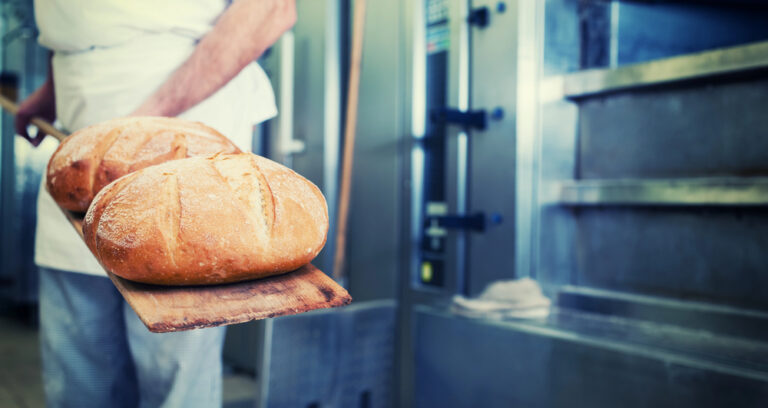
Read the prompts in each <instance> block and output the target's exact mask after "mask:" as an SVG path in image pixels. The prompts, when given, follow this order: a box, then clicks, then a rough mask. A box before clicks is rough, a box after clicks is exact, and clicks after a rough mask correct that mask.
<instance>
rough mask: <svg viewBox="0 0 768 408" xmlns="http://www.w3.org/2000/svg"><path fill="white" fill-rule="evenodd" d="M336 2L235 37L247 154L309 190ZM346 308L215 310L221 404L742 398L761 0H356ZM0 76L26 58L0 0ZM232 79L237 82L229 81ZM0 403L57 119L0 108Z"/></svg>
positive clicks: (764, 232) (35, 56)
mask: <svg viewBox="0 0 768 408" xmlns="http://www.w3.org/2000/svg"><path fill="white" fill-rule="evenodd" d="M354 4H355V1H352V0H297V1H296V7H297V14H298V19H297V20H296V23H295V25H294V26H293V28H292V29H291V30H290V31H289V32H287V33H286V34H284V35H283V36H282V37H281V38H280V39H279V40H278V42H277V43H276V44H275V45H274V46H273V47H271V48H270V49H269V50H268V51H267V52H266V53H264V55H263V56H262V57H261V58H260V60H259V64H260V65H261V67H263V69H264V71H265V72H266V73H267V75H268V77H269V79H270V81H271V84H272V87H273V89H274V94H275V96H276V103H277V108H278V111H279V115H278V116H277V117H275V118H273V119H270V120H268V121H266V122H263V123H262V124H260V125H259V126H256V127H254V129H253V139H252V149H253V151H254V152H255V153H257V154H260V155H263V156H265V157H268V158H271V159H272V160H275V161H277V162H279V163H282V164H285V165H286V166H288V167H291V168H292V169H294V170H295V171H296V172H298V173H299V174H302V175H304V176H305V177H307V178H308V179H309V180H311V181H312V182H313V183H315V184H316V185H317V186H318V187H320V189H321V190H322V191H323V193H324V194H325V196H326V199H327V202H328V206H329V212H330V221H331V222H330V225H331V228H330V233H329V235H328V237H329V239H328V241H327V243H326V246H325V249H324V250H323V251H322V252H321V253H320V255H319V256H318V258H317V259H315V261H314V262H313V263H314V264H315V265H316V266H317V267H318V268H320V269H321V270H323V271H326V272H327V273H329V274H330V273H331V271H333V270H334V252H335V247H334V245H335V241H334V240H333V239H332V237H334V236H335V235H334V234H335V233H336V228H335V225H336V224H335V222H336V219H335V215H336V213H337V209H338V207H339V199H338V197H339V190H340V183H341V180H340V179H341V177H340V175H341V169H340V163H341V161H342V160H341V159H342V148H343V146H344V143H345V138H344V135H345V132H344V124H345V123H346V122H345V119H346V116H347V103H348V102H349V101H348V98H347V91H348V89H347V86H346V84H347V82H348V79H349V77H350V69H349V66H350V65H349V64H350V61H349V60H350V50H351V37H352V35H353V25H352V19H353V15H354V10H353V9H354ZM366 7H367V10H366V16H367V18H366V19H365V25H364V42H363V53H362V62H361V65H360V67H361V71H360V86H359V100H358V103H357V107H358V114H357V115H358V117H357V125H356V127H355V130H356V132H355V133H356V141H355V148H354V166H353V171H352V176H351V177H352V179H351V180H352V184H351V197H350V213H349V224H348V232H347V239H346V263H345V266H346V267H345V277H344V278H343V279H341V280H340V283H341V284H343V286H344V287H345V288H347V290H348V291H349V293H350V294H351V295H352V297H353V298H354V302H353V303H352V304H351V305H349V306H346V307H342V308H336V309H328V310H321V311H314V312H309V313H305V314H298V315H294V316H285V317H279V318H273V319H266V320H260V321H252V322H248V323H243V324H238V325H232V326H229V327H228V330H227V335H226V336H227V337H226V340H225V343H224V349H223V355H222V358H223V360H224V363H225V369H224V373H223V375H224V393H223V406H224V407H230V408H233V407H245V406H259V407H282V406H295V407H353V406H354V407H358V406H359V407H389V406H398V407H410V406H414V407H479V406H483V407H502V406H503V407H508V406H520V407H534V406H535V407H559V406H569V407H615V406H625V407H648V406H675V407H683V406H686V407H687V406H691V407H693V406H696V407H721V406H723V407H724V406H728V407H735V406H739V407H748V406H749V407H752V406H754V407H758V406H766V405H767V404H768V212H767V211H766V208H768V137H766V136H767V135H766V132H768V114H766V112H765V109H766V106H768V79H766V78H768V76H766V73H768V24H765V22H766V21H768V4H766V3H765V2H763V1H758V0H754V1H748V0H739V1H724V0H723V1H718V0H711V1H704V0H701V1H695V0H689V1H661V0H660V1H640V0H637V1H630V0H626V1H618V0H613V1H609V0H541V1H539V0H517V1H510V0H505V1H490V0H472V1H467V0H419V1H411V0H396V1H384V0H368V1H367V6H366ZM0 12H2V21H0V30H1V31H0V32H1V33H2V42H0V68H1V69H2V72H1V73H0V92H2V95H4V96H6V97H8V98H10V99H12V100H15V101H22V100H23V99H24V98H25V97H26V96H28V95H29V94H30V93H31V92H32V91H34V90H35V89H37V87H38V86H39V85H40V84H41V83H42V82H43V81H44V80H45V77H46V75H47V70H48V51H47V50H45V49H44V48H42V47H41V46H40V45H39V44H38V42H37V35H38V29H37V27H36V25H35V19H34V15H33V13H34V12H33V5H32V1H22V0H4V1H3V2H2V5H0ZM232 103H237V101H232ZM1 125H2V138H1V139H0V141H1V142H0V170H1V171H2V172H1V173H0V175H1V177H0V182H1V184H0V190H1V191H2V197H1V201H0V204H1V205H0V217H1V219H2V226H1V229H0V238H1V239H2V241H1V242H0V265H1V266H0V406H1V407H42V406H44V403H45V402H44V401H45V396H44V392H43V386H42V383H41V375H40V370H41V368H40V365H41V363H40V355H39V350H38V336H39V335H38V331H37V325H38V321H39V318H38V308H37V305H38V268H37V266H36V265H35V262H34V232H35V225H36V208H35V205H34V203H36V201H37V194H38V187H39V183H40V178H41V176H42V174H43V172H44V169H45V166H46V164H47V160H48V157H50V155H51V154H52V153H53V151H54V150H55V149H56V146H57V144H58V142H57V141H56V140H54V139H53V138H51V137H49V138H47V139H46V140H45V141H44V142H43V143H42V144H41V145H40V146H39V147H37V148H33V147H32V146H31V145H30V144H29V143H28V142H27V141H26V140H24V139H22V138H20V137H14V134H15V130H14V125H13V116H12V115H9V114H8V113H4V114H3V116H2V124H1Z"/></svg>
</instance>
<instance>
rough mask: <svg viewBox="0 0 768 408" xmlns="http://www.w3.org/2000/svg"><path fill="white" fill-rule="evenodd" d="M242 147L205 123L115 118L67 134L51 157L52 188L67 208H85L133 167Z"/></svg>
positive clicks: (84, 209)
mask: <svg viewBox="0 0 768 408" xmlns="http://www.w3.org/2000/svg"><path fill="white" fill-rule="evenodd" d="M239 152H240V149H238V148H237V146H235V145H234V144H233V143H232V142H231V141H230V140H229V139H227V138H226V137H224V136H223V135H222V134H221V133H219V132H217V131H216V130H214V129H212V128H210V127H208V126H205V125H203V124H202V123H199V122H190V121H187V120H183V119H177V118H164V117H129V118H119V119H113V120H108V121H106V122H101V123H98V124H96V125H93V126H89V127H86V128H83V129H81V130H79V131H77V132H75V133H73V134H72V135H71V136H69V137H67V138H66V139H64V141H63V142H62V143H61V144H60V145H59V147H58V149H56V152H54V153H53V156H52V157H51V160H50V161H49V162H48V168H47V171H46V176H47V180H46V187H47V188H48V192H49V193H50V194H51V196H52V197H53V199H54V201H56V203H58V204H59V205H60V206H61V207H63V208H65V209H67V210H70V211H76V212H85V211H86V210H87V209H88V206H89V205H90V203H91V201H92V200H93V197H94V196H95V195H96V193H98V192H99V190H101V189H102V188H103V187H104V186H106V185H107V184H109V183H111V182H112V181H114V180H116V179H118V178H120V177H121V176H123V175H125V174H128V173H130V172H133V171H136V170H139V169H143V168H145V167H147V166H151V165H153V164H158V163H163V162H166V161H169V160H174V159H180V158H185V157H190V156H205V155H211V154H215V153H239Z"/></svg>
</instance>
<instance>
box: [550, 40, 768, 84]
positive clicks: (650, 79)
mask: <svg viewBox="0 0 768 408" xmlns="http://www.w3.org/2000/svg"><path fill="white" fill-rule="evenodd" d="M767 68H768V41H764V42H759V43H754V44H749V45H741V46H736V47H728V48H722V49H717V50H713V51H705V52H700V53H695V54H689V55H683V56H679V57H672V58H665V59H660V60H655V61H651V62H646V63H640V64H632V65H626V66H622V67H619V68H612V69H595V70H587V71H581V72H577V73H573V74H568V75H565V76H563V77H562V81H563V83H562V95H561V96H562V97H564V98H583V97H587V96H593V95H599V94H604V93H609V92H617V91H626V90H631V89H638V88H643V87H650V86H657V85H662V84H669V83H674V82H682V81H690V80H695V79H701V78H707V77H712V76H725V75H734V74H743V73H747V72H751V71H756V70H763V69H767ZM552 80H553V81H554V80H555V79H552ZM550 86H551V85H550Z"/></svg>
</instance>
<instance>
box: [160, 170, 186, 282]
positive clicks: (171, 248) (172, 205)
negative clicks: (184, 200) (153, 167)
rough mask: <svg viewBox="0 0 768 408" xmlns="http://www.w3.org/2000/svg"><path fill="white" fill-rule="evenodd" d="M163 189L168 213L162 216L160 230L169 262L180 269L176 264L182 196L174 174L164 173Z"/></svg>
mask: <svg viewBox="0 0 768 408" xmlns="http://www.w3.org/2000/svg"><path fill="white" fill-rule="evenodd" d="M163 176H164V180H163V187H164V189H165V202H166V203H168V205H167V206H166V210H167V213H166V214H162V215H161V218H160V220H158V221H159V222H160V225H164V227H165V228H162V227H161V228H160V231H161V233H162V234H163V238H164V241H165V250H166V252H167V253H168V260H169V261H170V262H171V264H172V265H173V266H174V267H175V268H178V264H177V263H176V251H177V250H178V247H179V233H180V232H179V224H180V223H181V194H179V180H178V178H177V177H176V174H174V173H165V172H164V173H163Z"/></svg>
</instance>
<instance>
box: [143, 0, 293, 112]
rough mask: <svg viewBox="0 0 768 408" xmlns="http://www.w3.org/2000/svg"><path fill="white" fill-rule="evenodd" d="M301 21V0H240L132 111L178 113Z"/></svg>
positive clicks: (230, 76) (193, 104) (203, 96)
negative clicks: (298, 3)
mask: <svg viewBox="0 0 768 408" xmlns="http://www.w3.org/2000/svg"><path fill="white" fill-rule="evenodd" d="M295 22H296V4H295V0H238V1H235V2H234V3H233V4H232V5H231V6H229V8H228V9H227V10H226V11H225V12H224V13H223V14H222V15H221V17H220V18H219V20H218V21H217V22H216V25H215V26H214V27H213V29H211V31H210V32H209V33H208V34H206V35H205V37H203V39H202V40H200V43H199V44H198V45H197V47H196V48H195V50H194V52H192V55H191V56H190V57H189V58H188V59H187V60H186V61H185V62H184V63H183V64H182V65H181V67H179V69H177V70H176V72H174V73H173V74H172V75H171V77H170V78H168V80H167V81H165V83H163V84H162V85H161V86H160V88H158V89H157V91H155V93H154V94H152V95H151V96H150V97H149V98H148V99H147V100H146V101H145V102H144V103H143V104H142V105H141V106H139V108H137V109H136V110H135V111H134V112H133V113H132V115H134V116H177V115H179V114H181V113H182V112H184V111H186V110H187V109H189V108H191V107H193V106H195V105H197V104H198V103H200V102H202V101H203V100H205V99H206V98H208V97H209V96H211V95H213V94H214V93H215V92H216V91H218V90H219V89H220V88H221V87H223V86H224V85H226V84H227V82H229V81H230V80H231V79H232V78H234V77H235V75H237V74H238V73H239V72H240V71H241V70H242V69H243V68H245V66H246V65H248V64H250V63H251V62H253V61H254V60H255V59H257V58H258V57H259V56H260V55H261V54H262V53H263V52H264V51H266V49H267V48H269V47H270V46H271V45H272V44H274V43H275V41H277V40H278V39H279V38H280V36H281V35H282V34H283V33H284V32H286V31H288V30H289V29H290V28H291V27H293V24H294V23H295Z"/></svg>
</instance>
